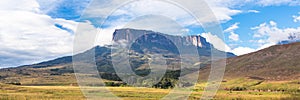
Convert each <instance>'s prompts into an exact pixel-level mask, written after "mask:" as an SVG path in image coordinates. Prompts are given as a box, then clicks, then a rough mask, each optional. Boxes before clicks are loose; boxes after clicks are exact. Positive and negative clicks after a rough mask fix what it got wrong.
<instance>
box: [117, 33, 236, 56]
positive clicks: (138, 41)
mask: <svg viewBox="0 0 300 100" xmlns="http://www.w3.org/2000/svg"><path fill="white" fill-rule="evenodd" d="M113 41H115V42H117V43H120V42H126V44H132V47H131V48H132V49H133V50H134V51H136V52H139V53H143V52H155V53H170V52H171V53H174V54H179V51H178V49H181V50H182V52H181V53H183V54H189V53H191V52H189V50H186V49H190V48H195V49H197V50H198V54H199V56H211V53H212V51H213V52H214V53H215V54H222V53H225V52H223V51H220V50H217V49H215V48H214V47H213V46H212V44H210V43H208V42H207V41H206V39H205V38H203V37H201V36H200V35H191V36H174V35H167V34H163V33H159V32H154V31H149V30H136V29H118V30H116V31H115V32H114V34H113ZM185 51H186V52H185ZM226 56H227V57H234V56H236V55H234V54H233V53H229V52H228V53H226Z"/></svg>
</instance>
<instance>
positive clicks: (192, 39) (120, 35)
mask: <svg viewBox="0 0 300 100" xmlns="http://www.w3.org/2000/svg"><path fill="white" fill-rule="evenodd" d="M159 35H160V36H163V37H165V38H167V39H169V40H170V41H171V42H173V43H174V44H175V45H177V46H180V45H182V46H191V45H192V46H196V47H200V48H210V47H211V44H210V43H208V42H207V41H206V39H205V38H203V37H201V36H200V35H192V36H173V35H166V34H163V33H159V32H153V31H149V30H135V29H118V30H116V31H115V32H114V35H113V41H120V40H126V41H129V42H135V41H137V40H141V39H142V40H143V41H147V40H148V39H150V38H151V39H154V40H162V38H159ZM141 37H143V38H141Z"/></svg>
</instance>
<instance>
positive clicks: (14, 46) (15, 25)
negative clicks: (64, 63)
mask: <svg viewBox="0 0 300 100" xmlns="http://www.w3.org/2000/svg"><path fill="white" fill-rule="evenodd" d="M16 5H18V6H16ZM0 15H1V19H0V22H1V24H0V45H1V47H0V51H1V52H0V63H1V65H0V67H7V66H17V65H22V64H29V63H35V62H40V61H42V60H48V59H53V58H56V57H58V56H64V55H69V54H71V53H72V45H73V42H72V41H73V37H74V36H73V33H70V32H69V31H66V30H64V29H61V28H59V27H56V26H55V25H56V24H58V25H61V26H62V27H64V28H66V29H69V30H72V31H75V29H76V27H77V24H78V22H75V21H70V20H65V19H53V18H51V17H50V16H48V15H45V14H43V13H41V11H40V10H39V4H38V3H37V1H36V0H18V1H12V0H4V1H1V2H0ZM82 24H85V23H82ZM85 25H90V24H88V23H86V24H85Z"/></svg>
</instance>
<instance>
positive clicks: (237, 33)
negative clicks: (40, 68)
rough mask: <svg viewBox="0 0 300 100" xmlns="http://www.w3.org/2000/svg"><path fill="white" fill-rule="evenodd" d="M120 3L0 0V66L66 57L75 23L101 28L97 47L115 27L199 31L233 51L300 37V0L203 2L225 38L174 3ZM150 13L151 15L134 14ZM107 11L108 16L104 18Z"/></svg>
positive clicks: (89, 30)
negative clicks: (202, 25)
mask: <svg viewBox="0 0 300 100" xmlns="http://www.w3.org/2000/svg"><path fill="white" fill-rule="evenodd" d="M125 1H126V0H110V1H107V0H94V1H91V0H20V1H12V0H2V1H0V6H1V7H0V11H1V12H0V15H1V16H2V18H1V19H0V20H1V22H2V23H1V24H0V29H1V31H0V45H1V47H0V63H1V64H0V68H1V67H13V66H19V65H24V64H31V63H37V62H40V61H45V60H50V59H53V58H57V57H61V56H65V55H71V54H72V49H73V48H72V47H73V39H74V37H75V34H76V31H77V28H78V27H77V26H78V25H80V26H82V27H81V28H82V30H83V31H81V33H85V34H90V33H97V32H98V31H99V30H102V33H99V34H98V37H97V43H96V45H107V44H110V43H111V37H112V33H113V31H114V30H115V29H118V28H124V27H130V28H141V29H143V28H145V29H151V30H154V31H160V32H163V33H167V34H176V35H177V33H178V32H179V33H180V32H182V33H184V32H187V33H188V34H192V35H198V34H199V35H201V36H203V37H205V38H207V39H208V41H209V42H211V43H212V44H213V45H214V46H215V47H216V48H217V49H220V50H224V51H228V52H233V53H235V54H237V55H243V54H246V53H250V52H254V51H257V50H260V49H263V48H266V47H269V46H272V45H275V44H276V43H278V42H280V41H284V40H287V39H288V38H287V37H288V36H289V35H290V34H293V35H297V36H300V1H299V0H206V3H207V5H208V6H209V7H210V9H211V10H212V12H213V13H214V15H215V16H213V17H215V19H214V18H213V17H212V16H208V15H203V18H199V20H200V22H202V23H203V24H208V23H215V21H216V19H217V21H219V22H220V25H221V26H222V28H223V32H224V37H222V36H221V37H220V36H219V35H216V34H214V32H206V31H203V28H201V27H199V24H197V23H196V22H195V20H194V19H193V18H192V17H191V16H190V15H189V14H187V13H186V12H184V10H182V9H181V8H179V7H178V6H176V5H175V6H174V5H170V4H169V3H166V2H161V1H153V0H152V1H151V0H140V1H138V2H133V3H130V4H127V5H125V6H121V7H119V5H120V4H123V3H124V2H125ZM174 1H176V0H174ZM177 1H178V2H180V0H177ZM190 2H194V3H190V4H191V5H188V7H186V8H189V9H199V6H198V5H197V2H199V0H198V1H197V0H191V1H190ZM16 4H18V5H19V6H15V5H16ZM117 7H119V8H117ZM116 8H117V9H116ZM112 10H115V12H112ZM203 13H206V12H205V11H204V12H203ZM149 14H150V15H152V16H146V17H145V16H144V17H138V16H141V15H149ZM107 15H110V17H108V18H107V19H106V17H107ZM154 15H159V16H154ZM162 16H164V17H162ZM207 16H208V17H207ZM161 18H167V19H166V20H162V19H161ZM168 19H170V20H168ZM172 20H174V21H172ZM104 21H105V23H104V24H103V25H102V23H103V22H104ZM149 22H151V23H149ZM174 22H176V23H177V24H178V25H177V24H176V23H174ZM128 23H129V24H128ZM144 23H146V24H144ZM175 24H176V25H175ZM179 26H180V27H179ZM176 32H177V33H176ZM298 38H300V37H298ZM222 46H225V48H224V47H222Z"/></svg>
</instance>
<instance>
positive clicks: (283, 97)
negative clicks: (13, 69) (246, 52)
mask: <svg viewBox="0 0 300 100" xmlns="http://www.w3.org/2000/svg"><path fill="white" fill-rule="evenodd" d="M201 86H202V85H201V84H199V85H198V86H197V87H201ZM0 89H1V90H0V100H85V99H86V98H85V97H84V96H83V94H82V93H81V91H80V88H79V87H76V86H13V85H6V84H1V85H0ZM91 89H92V90H101V89H104V88H99V87H91ZM108 89H109V90H110V91H111V92H112V93H114V94H115V95H116V96H118V97H120V98H122V99H124V100H157V99H161V98H162V97H164V96H165V95H167V94H168V93H169V92H170V89H154V88H134V87H109V88H108ZM92 92H94V93H96V94H97V91H92ZM90 93H91V92H90ZM202 93H203V91H202V90H194V92H193V93H192V95H191V96H190V100H196V99H200V98H201V96H202ZM97 95H101V94H97ZM215 99H220V100H224V99H225V100H241V99H242V100H244V99H245V100H257V99H260V100H261V99H262V100H300V93H299V92H279V91H276V92H275V91H274V92H268V91H261V92H258V91H252V90H251V91H250V90H248V91H226V90H220V91H219V92H218V93H217V95H216V96H215Z"/></svg>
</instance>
